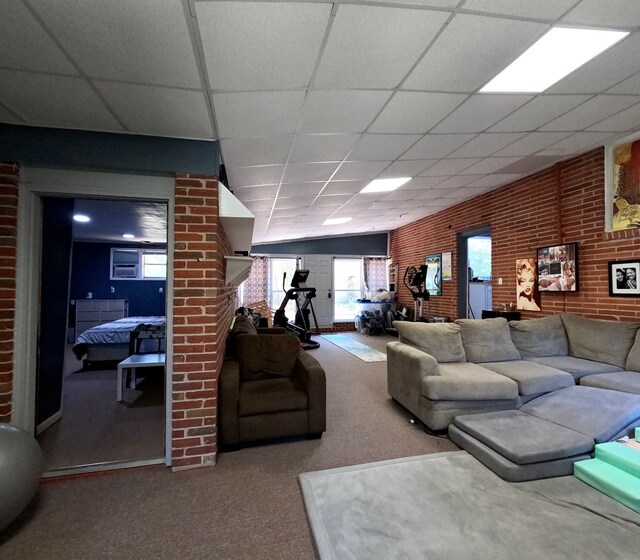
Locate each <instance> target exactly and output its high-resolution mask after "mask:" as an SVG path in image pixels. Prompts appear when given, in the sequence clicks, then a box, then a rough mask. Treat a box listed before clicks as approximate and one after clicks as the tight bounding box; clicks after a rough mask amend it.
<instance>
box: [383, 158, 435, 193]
mask: <svg viewBox="0 0 640 560" xmlns="http://www.w3.org/2000/svg"><path fill="white" fill-rule="evenodd" d="M435 162H436V160H434V159H414V160H407V161H394V162H393V163H392V164H391V165H390V166H389V167H387V168H386V169H385V170H384V171H383V172H382V173H380V175H379V177H378V178H380V179H385V178H390V177H415V176H417V175H420V173H422V172H423V171H424V170H425V169H427V168H428V167H430V166H431V165H433V164H434V163H435ZM410 184H411V181H409V183H407V184H406V185H403V188H404V187H405V186H408V185H410Z"/></svg>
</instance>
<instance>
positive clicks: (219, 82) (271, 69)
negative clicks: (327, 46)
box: [195, 2, 331, 90]
mask: <svg viewBox="0 0 640 560" xmlns="http://www.w3.org/2000/svg"><path fill="white" fill-rule="evenodd" d="M195 6H196V14H197V16H198V27H199V29H200V36H201V37H202V46H203V50H204V56H205V61H206V65H207V70H208V74H209V80H210V82H211V87H212V88H213V89H214V90H243V89H252V90H255V89H276V88H277V89H294V88H299V87H305V86H307V85H309V80H310V79H311V74H312V73H313V68H314V65H315V61H316V59H317V58H318V53H319V51H320V45H321V44H322V39H323V37H324V33H325V29H326V27H327V24H328V22H329V17H330V15H331V4H328V3H322V4H303V3H280V2H279V3H271V2H250V3H244V2H196V4H195ZM274 62H275V63H274Z"/></svg>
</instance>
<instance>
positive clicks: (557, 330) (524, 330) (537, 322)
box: [509, 315, 569, 358]
mask: <svg viewBox="0 0 640 560" xmlns="http://www.w3.org/2000/svg"><path fill="white" fill-rule="evenodd" d="M509 329H510V330H511V340H513V343H514V344H515V347H516V348H517V349H518V351H519V352H520V355H521V356H522V357H523V358H524V357H525V356H566V355H568V354H569V343H568V341H567V332H566V331H565V328H564V323H563V322H562V319H561V318H560V315H552V316H550V317H540V318H539V319H528V320H526V321H510V322H509Z"/></svg>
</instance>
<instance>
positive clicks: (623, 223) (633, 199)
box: [605, 133, 640, 231]
mask: <svg viewBox="0 0 640 560" xmlns="http://www.w3.org/2000/svg"><path fill="white" fill-rule="evenodd" d="M637 136H638V134H637V133H636V137H637ZM605 173H606V175H605V187H606V189H605V190H606V204H607V212H606V214H607V230H609V231H621V230H626V229H633V228H638V227H640V138H636V139H632V140H629V139H627V140H626V141H623V142H621V143H619V144H615V145H612V146H608V147H607V151H606V159H605Z"/></svg>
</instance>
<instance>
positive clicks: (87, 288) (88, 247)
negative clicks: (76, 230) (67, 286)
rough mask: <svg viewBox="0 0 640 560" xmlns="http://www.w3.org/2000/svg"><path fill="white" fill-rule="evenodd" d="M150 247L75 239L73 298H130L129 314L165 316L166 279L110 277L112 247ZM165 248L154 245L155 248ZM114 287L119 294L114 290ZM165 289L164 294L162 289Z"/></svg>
mask: <svg viewBox="0 0 640 560" xmlns="http://www.w3.org/2000/svg"><path fill="white" fill-rule="evenodd" d="M112 247H126V248H129V249H132V248H149V245H131V244H125V245H121V244H117V243H113V244H112V243H87V242H79V241H78V242H75V243H74V244H73V256H72V265H71V290H70V299H71V300H76V299H86V297H87V293H88V292H91V293H92V294H93V299H128V300H129V315H130V316H135V315H164V314H165V297H166V295H167V290H166V281H164V280H109V276H110V274H109V267H110V266H111V248H112ZM157 247H161V246H158V245H154V248H157ZM111 286H113V287H114V288H115V293H111ZM160 288H162V293H160V292H159V289H160ZM69 317H70V326H73V325H74V324H75V307H74V306H71V308H70V313H69Z"/></svg>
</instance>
